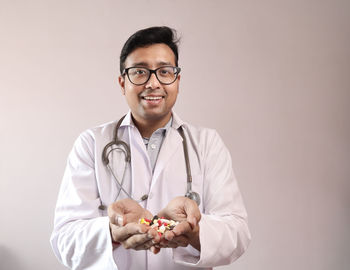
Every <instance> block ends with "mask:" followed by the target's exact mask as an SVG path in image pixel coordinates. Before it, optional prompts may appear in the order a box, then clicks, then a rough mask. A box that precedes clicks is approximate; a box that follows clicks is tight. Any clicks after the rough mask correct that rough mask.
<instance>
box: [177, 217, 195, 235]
mask: <svg viewBox="0 0 350 270" xmlns="http://www.w3.org/2000/svg"><path fill="white" fill-rule="evenodd" d="M191 231H192V228H191V225H190V223H188V222H187V221H183V222H181V223H180V224H177V225H176V226H175V228H174V229H173V230H172V232H173V233H174V234H175V236H180V235H184V234H186V233H189V232H191Z"/></svg>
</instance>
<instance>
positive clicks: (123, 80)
mask: <svg viewBox="0 0 350 270" xmlns="http://www.w3.org/2000/svg"><path fill="white" fill-rule="evenodd" d="M118 82H119V85H120V87H121V90H122V94H123V95H125V77H124V76H122V75H120V76H119V77H118Z"/></svg>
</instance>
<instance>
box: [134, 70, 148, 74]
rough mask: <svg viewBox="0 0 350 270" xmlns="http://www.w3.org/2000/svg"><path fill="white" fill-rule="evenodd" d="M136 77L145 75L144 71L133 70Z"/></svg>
mask: <svg viewBox="0 0 350 270" xmlns="http://www.w3.org/2000/svg"><path fill="white" fill-rule="evenodd" d="M135 74H136V75H144V74H146V71H145V70H144V69H137V70H135Z"/></svg>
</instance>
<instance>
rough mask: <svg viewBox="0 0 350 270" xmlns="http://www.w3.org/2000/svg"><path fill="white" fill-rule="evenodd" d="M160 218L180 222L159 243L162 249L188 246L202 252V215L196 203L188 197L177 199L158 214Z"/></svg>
mask: <svg viewBox="0 0 350 270" xmlns="http://www.w3.org/2000/svg"><path fill="white" fill-rule="evenodd" d="M158 216H159V217H165V218H167V219H173V220H175V221H179V222H180V224H178V225H176V226H175V228H174V229H173V230H172V231H166V232H165V233H164V235H163V237H162V239H161V242H160V243H159V246H160V247H171V248H176V247H178V246H182V247H185V246H187V245H188V244H190V245H191V246H193V247H194V248H196V249H197V250H200V241H199V225H198V223H199V221H200V219H201V213H200V211H199V208H198V205H197V204H196V202H195V201H193V200H191V199H188V198H186V197H183V196H181V197H176V198H174V199H173V200H171V201H170V202H169V204H168V205H167V206H166V207H165V208H164V209H163V210H161V211H160V212H159V213H158Z"/></svg>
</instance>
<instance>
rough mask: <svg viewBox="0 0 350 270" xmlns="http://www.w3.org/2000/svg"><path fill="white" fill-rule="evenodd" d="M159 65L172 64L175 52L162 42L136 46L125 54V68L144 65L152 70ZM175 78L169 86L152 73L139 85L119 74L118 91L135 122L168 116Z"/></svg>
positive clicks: (172, 103) (174, 93)
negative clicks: (119, 87) (142, 46)
mask: <svg viewBox="0 0 350 270" xmlns="http://www.w3.org/2000/svg"><path fill="white" fill-rule="evenodd" d="M162 66H175V55H174V53H173V51H172V50H171V49H170V48H169V47H168V46H167V45H165V44H163V43H160V44H153V45H150V46H148V47H144V48H138V49H136V50H134V51H133V52H132V53H130V54H129V55H128V57H127V58H126V60H125V67H126V68H129V67H146V68H149V69H156V68H159V67H162ZM179 80H180V75H179V76H178V78H177V80H176V81H175V82H173V83H172V84H170V85H164V84H161V83H160V82H159V81H158V79H157V78H156V76H155V74H152V75H151V77H150V79H149V80H148V82H146V83H145V84H143V85H134V84H132V83H131V82H130V81H129V79H128V77H127V76H126V75H125V76H119V84H120V86H121V88H122V93H123V95H125V98H126V101H127V102H128V105H129V107H130V109H131V112H132V115H133V117H134V119H135V120H136V121H140V122H145V121H146V122H147V121H152V122H153V121H162V120H166V119H170V115H171V109H172V107H173V106H174V104H175V101H176V97H177V94H178V92H179Z"/></svg>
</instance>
